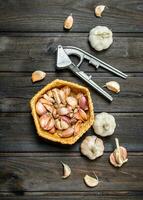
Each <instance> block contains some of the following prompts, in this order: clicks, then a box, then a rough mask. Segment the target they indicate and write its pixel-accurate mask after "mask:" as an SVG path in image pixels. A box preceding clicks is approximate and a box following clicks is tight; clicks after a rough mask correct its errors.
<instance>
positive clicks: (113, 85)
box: [105, 81, 120, 93]
mask: <svg viewBox="0 0 143 200" xmlns="http://www.w3.org/2000/svg"><path fill="white" fill-rule="evenodd" d="M105 87H107V88H108V90H111V91H112V92H115V93H119V92H120V85H119V83H117V82H116V81H109V82H107V83H106V84H105Z"/></svg>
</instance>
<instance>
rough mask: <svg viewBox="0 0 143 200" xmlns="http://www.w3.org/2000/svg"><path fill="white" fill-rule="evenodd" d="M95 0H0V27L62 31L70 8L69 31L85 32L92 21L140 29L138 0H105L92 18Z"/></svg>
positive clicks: (142, 4) (124, 29) (126, 29)
mask: <svg viewBox="0 0 143 200" xmlns="http://www.w3.org/2000/svg"><path fill="white" fill-rule="evenodd" d="M98 4H99V1H97V0H94V1H93V0H88V1H86V0H79V1H74V0H71V1H68V0H60V1H56V0H53V1H50V0H42V1H40V0H37V1H34V0H31V1H28V0H25V1H18V0H15V1H11V0H7V1H2V0H1V1H0V5H1V6H0V30H1V31H20V32H21V31H33V32H36V31H38V32H43V31H44V32H45V31H49V32H55V31H56V32H58V31H60V32H61V31H63V21H64V19H65V17H66V16H68V15H69V14H70V13H71V12H72V13H73V16H74V26H73V29H72V30H71V31H72V32H88V31H89V30H90V28H91V27H94V25H106V24H107V25H108V26H109V27H110V28H111V29H112V30H113V31H114V32H142V31H143V26H142V21H143V12H142V11H143V9H142V7H143V2H142V1H140V0H130V1H127V0H126V1H125V0H120V1H118V0H105V1H104V4H105V5H106V7H107V8H106V9H105V11H104V13H103V17H102V18H101V19H100V18H96V17H95V15H94V7H95V6H96V5H98Z"/></svg>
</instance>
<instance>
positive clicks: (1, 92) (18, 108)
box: [0, 72, 143, 112]
mask: <svg viewBox="0 0 143 200" xmlns="http://www.w3.org/2000/svg"><path fill="white" fill-rule="evenodd" d="M69 75H70V76H69ZM71 75H72V74H71V73H70V74H66V73H62V72H61V73H59V72H57V73H47V77H46V78H45V80H44V81H42V82H39V83H35V84H33V83H32V82H31V73H30V74H29V73H25V74H24V73H20V74H17V73H1V74H0V96H1V98H0V111H1V112H30V106H29V101H30V99H31V98H32V97H33V96H34V94H36V93H37V92H38V91H39V90H40V89H41V88H42V87H44V86H45V85H46V84H48V83H49V82H51V81H52V80H55V79H56V78H59V79H60V78H61V79H63V80H67V81H73V82H76V83H79V84H81V85H85V86H86V87H88V85H87V84H86V83H85V82H84V81H81V80H80V79H79V78H77V77H75V76H74V75H73V77H71ZM108 76H109V74H108ZM129 76H130V77H128V78H127V80H124V79H122V78H118V77H115V76H112V77H110V78H109V77H107V74H97V73H95V74H93V73H92V79H93V80H94V81H95V82H96V83H97V84H99V85H100V86H101V87H102V86H103V85H105V83H106V82H107V81H110V80H115V81H117V82H119V83H120V85H121V92H120V93H119V94H113V93H111V92H109V91H108V92H109V93H110V94H111V95H112V96H113V98H114V101H113V102H112V103H109V102H108V101H107V100H106V99H105V98H104V97H102V96H101V95H99V94H97V92H96V91H95V90H93V89H91V88H90V90H91V95H92V99H93V103H94V110H95V112H101V111H106V112H143V107H142V105H143V98H142V95H143V87H142V77H141V75H140V77H136V75H134V76H135V77H131V75H130V74H129ZM105 90H106V89H105Z"/></svg>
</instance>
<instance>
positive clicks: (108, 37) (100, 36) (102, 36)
mask: <svg viewBox="0 0 143 200" xmlns="http://www.w3.org/2000/svg"><path fill="white" fill-rule="evenodd" d="M112 35H113V34H112V31H111V30H110V29H109V28H108V27H106V26H96V27H95V28H93V29H91V31H90V33H89V42H90V44H91V46H92V47H93V48H94V49H95V50H97V51H102V50H103V49H107V48H108V47H109V46H110V45H111V44H112V42H113V37H112Z"/></svg>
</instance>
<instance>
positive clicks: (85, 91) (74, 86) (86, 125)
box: [30, 79, 94, 145]
mask: <svg viewBox="0 0 143 200" xmlns="http://www.w3.org/2000/svg"><path fill="white" fill-rule="evenodd" d="M63 86H69V87H70V88H71V90H72V91H73V92H74V93H79V92H82V93H83V94H85V95H86V97H87V100H88V106H89V110H88V112H87V115H88V120H87V121H85V122H84V123H83V125H82V127H81V129H80V132H79V133H78V134H77V135H76V136H71V137H69V138H61V137H60V136H59V135H58V130H57V131H56V132H55V133H54V134H51V133H49V132H48V131H45V130H43V129H42V128H41V126H40V124H39V116H38V115H37V113H36V109H35V105H36V103H37V101H38V100H39V98H40V97H41V96H42V95H43V94H44V93H45V92H47V91H48V90H51V89H52V88H55V87H56V88H61V87H63ZM30 106H31V109H32V116H33V118H34V123H35V126H36V129H37V133H38V135H39V136H41V137H43V138H45V139H48V140H51V141H54V142H59V143H62V144H70V145H71V144H74V143H75V142H76V141H77V140H78V139H79V138H80V137H81V136H82V135H83V134H84V133H85V132H86V131H87V130H88V129H89V128H90V127H91V125H92V124H93V121H94V109H93V103H92V99H91V96H90V92H89V90H88V89H87V88H86V87H83V86H80V85H78V84H76V83H72V82H67V81H63V80H59V79H56V80H54V81H52V82H51V83H49V84H48V85H46V86H45V87H44V88H43V89H41V90H40V91H39V92H38V93H37V94H36V95H35V96H34V97H33V98H32V99H31V101H30Z"/></svg>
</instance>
